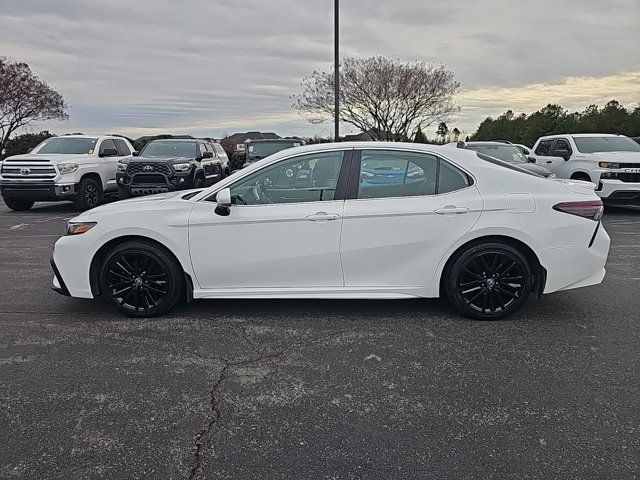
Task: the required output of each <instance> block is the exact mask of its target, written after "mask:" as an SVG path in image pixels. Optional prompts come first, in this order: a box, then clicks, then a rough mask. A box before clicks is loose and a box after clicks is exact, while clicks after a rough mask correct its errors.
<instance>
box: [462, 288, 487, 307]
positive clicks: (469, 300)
mask: <svg viewBox="0 0 640 480" xmlns="http://www.w3.org/2000/svg"><path fill="white" fill-rule="evenodd" d="M486 291H487V289H486V288H482V289H480V291H479V292H477V293H476V294H475V295H474V296H473V297H471V298H470V299H468V300H467V299H465V301H466V302H467V304H468V305H472V304H473V301H474V300H475V299H476V298H478V297H479V296H480V295H482V294H483V293H485V292H486Z"/></svg>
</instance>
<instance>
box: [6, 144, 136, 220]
mask: <svg viewBox="0 0 640 480" xmlns="http://www.w3.org/2000/svg"><path fill="white" fill-rule="evenodd" d="M132 153H133V147H132V146H131V144H130V143H129V141H127V140H126V139H125V138H122V137H112V136H103V137H93V136H88V135H65V136H62V137H51V138H48V139H47V140H45V141H44V142H42V143H41V144H40V145H38V146H37V147H35V148H34V149H33V150H32V151H31V152H29V153H28V154H25V155H15V156H12V157H8V158H5V159H4V160H3V161H2V167H1V168H0V192H1V193H2V199H3V200H4V203H5V204H6V205H7V207H9V208H10V209H12V210H16V211H23V210H29V209H30V208H31V207H32V206H33V204H34V203H35V202H52V201H59V200H71V201H73V202H74V204H75V206H76V208H78V209H79V210H88V209H90V208H93V207H96V206H98V205H99V204H100V203H101V201H102V198H103V195H104V194H105V193H108V192H114V193H117V191H118V187H117V185H116V169H117V165H118V162H119V161H120V160H122V159H124V158H125V157H128V156H131V154H132Z"/></svg>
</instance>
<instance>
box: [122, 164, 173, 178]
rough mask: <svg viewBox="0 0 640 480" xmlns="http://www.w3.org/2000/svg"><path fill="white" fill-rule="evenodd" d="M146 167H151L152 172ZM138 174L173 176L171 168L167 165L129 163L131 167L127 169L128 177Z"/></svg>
mask: <svg viewBox="0 0 640 480" xmlns="http://www.w3.org/2000/svg"><path fill="white" fill-rule="evenodd" d="M145 167H151V168H152V170H149V169H148V168H147V169H146V170H145ZM137 173H156V174H157V173H161V174H163V175H166V176H171V167H169V165H167V164H166V163H138V162H129V166H128V167H127V174H128V175H135V174H137Z"/></svg>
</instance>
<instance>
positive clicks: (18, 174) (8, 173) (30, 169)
mask: <svg viewBox="0 0 640 480" xmlns="http://www.w3.org/2000/svg"><path fill="white" fill-rule="evenodd" d="M22 162H23V163H17V162H16V161H15V160H14V161H11V160H8V161H7V160H5V161H4V162H3V164H2V171H0V174H1V175H2V177H3V178H5V179H7V180H12V179H16V180H17V179H19V180H52V179H54V178H55V177H56V175H57V172H56V169H55V168H54V167H53V165H42V161H41V160H39V161H38V163H39V164H35V163H36V162H35V161H31V160H29V162H28V163H27V162H24V161H22Z"/></svg>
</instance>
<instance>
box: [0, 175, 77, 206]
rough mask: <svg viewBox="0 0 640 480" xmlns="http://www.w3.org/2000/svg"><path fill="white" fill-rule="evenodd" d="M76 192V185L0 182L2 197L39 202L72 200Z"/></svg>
mask: <svg viewBox="0 0 640 480" xmlns="http://www.w3.org/2000/svg"><path fill="white" fill-rule="evenodd" d="M77 191H78V184H76V183H54V182H53V181H51V182H29V181H12V180H0V193H2V196H3V197H11V198H27V199H29V200H34V201H37V202H38V201H39V202H55V201H56V200H69V199H72V198H73V197H74V196H75V195H76V192H77Z"/></svg>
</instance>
